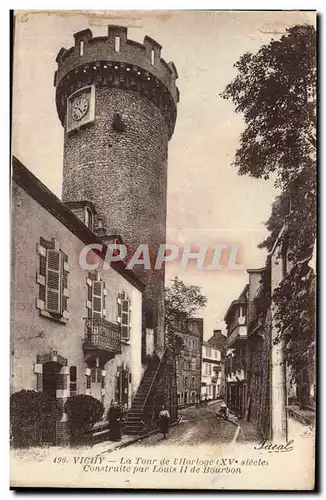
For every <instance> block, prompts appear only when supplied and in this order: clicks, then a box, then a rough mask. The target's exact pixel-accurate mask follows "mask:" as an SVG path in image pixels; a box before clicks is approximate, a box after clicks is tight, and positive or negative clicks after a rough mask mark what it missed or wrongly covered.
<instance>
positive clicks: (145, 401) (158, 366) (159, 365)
mask: <svg viewBox="0 0 326 500" xmlns="http://www.w3.org/2000/svg"><path fill="white" fill-rule="evenodd" d="M167 350H168V348H167V347H166V348H165V349H164V352H163V354H162V357H161V359H160V362H159V364H158V365H157V368H156V370H155V374H154V377H153V379H152V382H151V385H150V386H149V389H148V392H147V394H146V398H145V400H144V403H143V406H142V407H141V411H142V412H143V411H144V408H145V405H146V403H147V400H148V397H149V395H150V393H151V392H152V389H153V384H154V382H155V380H156V377H157V374H158V371H159V369H160V368H161V365H162V361H163V358H164V356H165V354H166V352H167Z"/></svg>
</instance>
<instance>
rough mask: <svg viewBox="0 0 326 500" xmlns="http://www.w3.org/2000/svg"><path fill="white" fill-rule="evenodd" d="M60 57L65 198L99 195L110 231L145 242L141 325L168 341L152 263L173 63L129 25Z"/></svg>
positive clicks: (133, 243) (172, 106)
mask: <svg viewBox="0 0 326 500" xmlns="http://www.w3.org/2000/svg"><path fill="white" fill-rule="evenodd" d="M74 38H75V45H74V46H73V47H71V48H70V49H69V50H66V49H64V48H62V49H61V50H60V51H59V53H58V55H57V58H56V61H57V63H58V69H57V71H56V73H55V78H54V85H55V87H56V105H57V111H58V115H59V119H60V121H61V123H62V126H63V127H64V163H63V165H64V166H63V201H64V202H71V201H81V200H88V201H91V202H93V203H94V205H95V208H96V211H97V214H98V215H99V216H100V217H101V219H102V220H103V221H104V226H105V228H106V230H107V233H108V234H111V235H121V236H122V239H123V241H124V243H125V244H126V245H127V247H128V249H129V252H131V253H133V252H134V250H135V249H136V248H138V246H139V245H140V244H148V245H149V248H150V256H151V258H152V268H151V270H149V269H147V270H146V269H144V268H143V266H138V268H137V267H136V268H135V269H134V270H135V272H136V273H137V274H138V276H139V277H140V278H141V279H142V280H143V281H144V282H145V283H146V289H145V294H144V304H143V310H144V314H143V317H144V322H143V327H144V328H145V327H148V328H154V331H155V339H156V348H157V350H158V351H159V352H161V351H162V346H163V343H164V269H161V270H155V269H153V267H154V262H155V256H156V253H157V250H158V247H159V245H160V244H161V243H165V241H166V193H167V156H168V141H169V139H170V138H171V136H172V134H173V130H174V125H175V121H176V115H177V102H178V100H179V91H178V88H177V87H176V84H175V81H176V79H177V77H178V74H177V71H176V68H175V66H174V64H173V63H166V62H165V61H164V59H161V46H160V45H159V44H158V43H157V42H155V41H154V40H152V39H151V38H149V37H147V36H146V37H145V39H144V43H143V44H140V43H137V42H134V41H132V40H128V39H127V28H125V27H122V26H111V25H109V27H108V36H103V37H96V38H93V35H92V32H91V31H90V30H89V29H86V30H83V31H80V32H78V33H76V34H75V35H74Z"/></svg>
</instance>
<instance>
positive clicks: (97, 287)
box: [92, 281, 103, 318]
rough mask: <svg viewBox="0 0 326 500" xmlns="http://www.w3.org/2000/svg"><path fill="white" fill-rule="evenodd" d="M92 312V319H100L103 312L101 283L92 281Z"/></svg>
mask: <svg viewBox="0 0 326 500" xmlns="http://www.w3.org/2000/svg"><path fill="white" fill-rule="evenodd" d="M92 288H93V293H92V296H93V297H92V299H93V302H92V311H93V318H102V311H103V282H102V281H93V287H92Z"/></svg>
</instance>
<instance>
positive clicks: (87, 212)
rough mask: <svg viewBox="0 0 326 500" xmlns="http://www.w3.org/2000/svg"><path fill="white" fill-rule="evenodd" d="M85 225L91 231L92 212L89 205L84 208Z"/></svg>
mask: <svg viewBox="0 0 326 500" xmlns="http://www.w3.org/2000/svg"><path fill="white" fill-rule="evenodd" d="M85 225H86V226H87V227H89V229H90V230H91V231H93V213H92V210H91V209H90V208H89V207H86V208H85Z"/></svg>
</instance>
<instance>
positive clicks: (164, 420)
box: [159, 405, 170, 439]
mask: <svg viewBox="0 0 326 500" xmlns="http://www.w3.org/2000/svg"><path fill="white" fill-rule="evenodd" d="M159 419H160V428H161V433H162V434H163V439H166V435H167V434H169V422H170V413H169V411H168V410H167V409H166V408H165V405H162V407H161V411H160V413H159Z"/></svg>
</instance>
